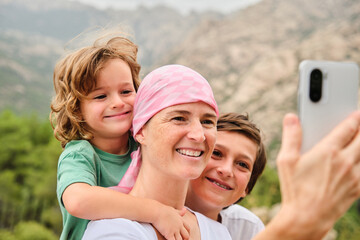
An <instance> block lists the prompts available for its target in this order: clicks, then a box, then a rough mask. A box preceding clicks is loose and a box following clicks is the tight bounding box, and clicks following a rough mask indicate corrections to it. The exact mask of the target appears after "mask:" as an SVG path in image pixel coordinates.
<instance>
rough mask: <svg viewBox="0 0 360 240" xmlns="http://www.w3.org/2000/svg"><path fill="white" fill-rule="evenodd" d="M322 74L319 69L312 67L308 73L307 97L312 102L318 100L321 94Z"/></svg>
mask: <svg viewBox="0 0 360 240" xmlns="http://www.w3.org/2000/svg"><path fill="white" fill-rule="evenodd" d="M322 80H323V74H322V72H321V71H320V70H319V69H314V70H312V71H311V73H310V91H309V97H310V100H311V101H313V102H318V101H320V99H321V96H322Z"/></svg>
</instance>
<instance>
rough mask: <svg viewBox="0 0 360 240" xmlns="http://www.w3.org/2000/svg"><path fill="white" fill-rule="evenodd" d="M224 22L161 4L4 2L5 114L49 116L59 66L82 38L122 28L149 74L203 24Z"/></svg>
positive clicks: (1, 101) (1, 100)
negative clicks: (8, 111) (133, 6)
mask: <svg viewBox="0 0 360 240" xmlns="http://www.w3.org/2000/svg"><path fill="white" fill-rule="evenodd" d="M221 18H222V15H221V14H216V13H201V14H200V13H191V14H189V15H187V16H186V17H184V15H182V14H180V13H178V12H176V11H175V10H174V9H171V8H166V7H161V6H158V7H154V8H145V7H140V8H138V9H137V10H134V11H120V10H114V9H107V10H98V9H95V8H92V7H89V6H86V5H83V4H81V3H78V2H75V1H68V0H52V1H47V0H33V1H26V0H0V110H3V109H6V108H10V109H12V110H14V111H15V112H17V113H29V112H33V111H36V112H37V113H40V114H41V115H42V116H46V115H47V114H48V112H49V104H50V99H51V96H52V94H53V91H52V88H53V87H52V71H53V68H54V66H55V63H56V61H57V60H58V59H59V57H60V55H62V54H63V53H64V50H65V49H72V48H73V47H74V45H75V46H77V45H78V44H79V43H80V44H81V43H82V42H81V41H80V40H79V41H78V39H77V38H78V35H79V34H80V35H81V36H88V35H87V34H86V33H88V32H95V31H97V30H99V29H102V28H106V29H108V28H112V27H114V26H116V27H121V28H122V29H123V30H124V31H126V32H129V33H130V34H131V35H132V39H133V40H134V41H135V42H136V43H137V44H138V45H139V49H140V50H139V59H140V63H141V65H142V66H143V69H144V70H143V72H145V71H146V69H147V68H149V65H150V64H152V63H153V62H155V61H157V60H159V59H162V56H164V55H167V54H168V53H169V52H170V50H171V49H172V48H173V47H174V46H176V45H178V44H179V43H181V42H182V41H183V39H184V38H185V37H186V36H187V35H188V33H189V32H191V31H192V29H193V28H194V27H195V26H197V25H198V24H199V23H200V22H201V21H204V20H206V19H221ZM84 32H85V33H84ZM79 39H81V37H80V38H79ZM90 42H92V41H90Z"/></svg>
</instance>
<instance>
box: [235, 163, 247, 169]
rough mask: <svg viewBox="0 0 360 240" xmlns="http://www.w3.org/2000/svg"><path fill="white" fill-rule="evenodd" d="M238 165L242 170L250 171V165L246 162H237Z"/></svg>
mask: <svg viewBox="0 0 360 240" xmlns="http://www.w3.org/2000/svg"><path fill="white" fill-rule="evenodd" d="M236 164H237V165H238V166H240V167H241V168H245V169H250V167H249V165H248V164H247V163H245V162H242V161H240V162H237V163H236Z"/></svg>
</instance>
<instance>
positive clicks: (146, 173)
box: [130, 164, 189, 209]
mask: <svg viewBox="0 0 360 240" xmlns="http://www.w3.org/2000/svg"><path fill="white" fill-rule="evenodd" d="M188 185H189V180H184V179H178V178H174V177H172V176H170V175H168V174H166V173H162V172H159V171H157V170H156V169H153V168H148V167H146V166H145V165H144V164H143V165H142V166H141V168H140V172H139V175H138V177H137V179H136V183H135V185H134V187H133V189H132V190H131V192H130V194H131V195H133V196H137V197H144V198H150V199H154V200H157V201H158V202H161V203H163V204H165V205H168V206H171V207H174V208H176V209H182V208H183V207H184V205H185V198H186V193H187V189H188Z"/></svg>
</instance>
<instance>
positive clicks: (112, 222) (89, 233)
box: [83, 218, 157, 240]
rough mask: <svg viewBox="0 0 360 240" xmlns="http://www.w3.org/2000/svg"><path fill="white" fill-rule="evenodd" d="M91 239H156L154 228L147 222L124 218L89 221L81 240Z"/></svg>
mask: <svg viewBox="0 0 360 240" xmlns="http://www.w3.org/2000/svg"><path fill="white" fill-rule="evenodd" d="M92 239H104V240H106V239H134V240H135V239H136V240H137V239H144V240H155V239H157V237H156V233H155V230H154V229H153V227H152V226H151V225H150V224H148V223H139V222H136V221H132V220H128V219H125V218H114V219H102V220H97V221H90V223H89V224H88V226H87V229H86V231H85V233H84V236H83V240H92Z"/></svg>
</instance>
